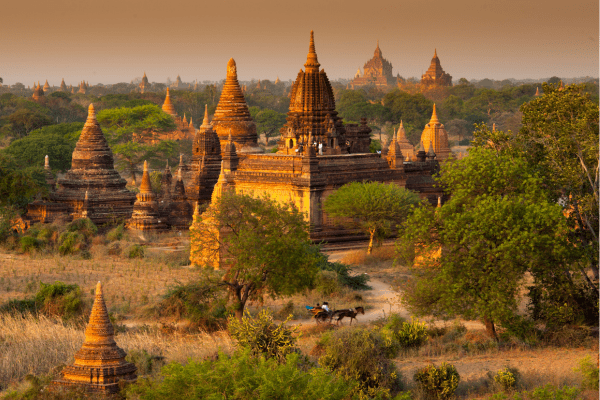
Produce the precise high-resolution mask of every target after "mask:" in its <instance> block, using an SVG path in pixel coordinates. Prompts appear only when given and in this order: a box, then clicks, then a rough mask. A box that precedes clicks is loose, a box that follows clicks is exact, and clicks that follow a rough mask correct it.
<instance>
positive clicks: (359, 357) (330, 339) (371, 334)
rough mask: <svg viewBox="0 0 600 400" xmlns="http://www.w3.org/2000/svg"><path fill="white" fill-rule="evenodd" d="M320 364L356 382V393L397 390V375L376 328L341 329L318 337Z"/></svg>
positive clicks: (368, 393) (398, 385)
mask: <svg viewBox="0 0 600 400" xmlns="http://www.w3.org/2000/svg"><path fill="white" fill-rule="evenodd" d="M318 346H320V347H321V348H322V352H323V355H322V356H321V357H320V358H319V364H320V365H322V366H324V367H327V368H328V369H330V370H331V371H334V372H335V373H336V374H337V375H338V376H340V377H342V378H344V379H348V380H354V381H358V382H359V387H358V388H357V392H358V395H359V396H376V395H379V396H382V397H390V394H391V392H394V391H398V390H400V375H399V374H398V372H397V371H396V367H395V365H394V363H393V362H392V361H391V360H390V357H391V356H393V355H391V354H390V352H389V349H388V348H387V346H386V343H385V341H384V338H383V337H382V336H381V335H380V334H379V332H378V331H377V330H373V329H367V328H354V329H340V330H336V331H330V332H327V333H326V334H324V335H323V336H322V337H321V340H320V341H319V343H318Z"/></svg>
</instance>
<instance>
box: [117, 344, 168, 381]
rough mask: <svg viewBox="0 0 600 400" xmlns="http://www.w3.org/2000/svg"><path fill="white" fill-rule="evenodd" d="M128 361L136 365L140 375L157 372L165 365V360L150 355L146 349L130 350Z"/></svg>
mask: <svg viewBox="0 0 600 400" xmlns="http://www.w3.org/2000/svg"><path fill="white" fill-rule="evenodd" d="M126 360H127V361H129V362H130V363H133V364H135V366H136V367H137V373H138V374H139V375H148V374H151V373H152V372H157V371H159V370H160V368H161V367H162V366H163V365H164V364H165V363H164V360H165V358H164V357H162V356H159V355H153V354H150V353H148V352H147V351H146V350H145V349H142V350H129V351H128V353H127V357H126Z"/></svg>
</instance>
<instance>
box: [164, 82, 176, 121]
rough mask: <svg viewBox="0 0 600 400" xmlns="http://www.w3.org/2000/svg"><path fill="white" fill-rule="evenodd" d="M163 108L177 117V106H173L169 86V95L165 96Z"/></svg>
mask: <svg viewBox="0 0 600 400" xmlns="http://www.w3.org/2000/svg"><path fill="white" fill-rule="evenodd" d="M162 110H163V111H164V112H166V113H167V114H169V115H172V116H173V117H177V112H176V111H175V107H174V106H173V103H171V94H170V93H169V88H167V96H166V97H165V102H164V103H163V105H162Z"/></svg>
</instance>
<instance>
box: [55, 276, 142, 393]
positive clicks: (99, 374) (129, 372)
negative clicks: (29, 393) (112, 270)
mask: <svg viewBox="0 0 600 400" xmlns="http://www.w3.org/2000/svg"><path fill="white" fill-rule="evenodd" d="M114 335H115V332H114V328H113V325H112V323H111V322H110V318H109V316H108V310H107V308H106V303H105V302H104V295H103V292H102V284H101V283H100V282H98V284H97V285H96V293H95V299H94V305H93V306H92V313H91V315H90V321H89V323H88V325H87V328H86V329H85V341H84V342H83V345H82V346H81V349H80V350H79V351H78V352H77V353H75V362H74V363H73V364H72V365H68V366H66V367H65V368H64V369H63V370H62V372H61V375H62V376H61V377H60V378H59V379H57V380H55V381H53V382H52V386H51V388H52V389H57V388H59V387H69V386H84V387H85V388H86V390H87V391H88V392H95V393H102V394H104V395H111V394H115V393H118V392H119V389H120V388H119V381H125V382H135V380H136V379H137V375H136V371H137V368H136V367H135V365H133V364H132V363H129V362H127V361H125V356H126V353H125V351H123V349H121V348H120V347H119V346H117V344H116V342H115V339H114Z"/></svg>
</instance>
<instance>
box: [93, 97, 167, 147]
mask: <svg viewBox="0 0 600 400" xmlns="http://www.w3.org/2000/svg"><path fill="white" fill-rule="evenodd" d="M97 119H98V122H99V123H100V125H101V127H102V129H103V131H104V133H105V135H106V136H107V138H108V140H109V141H110V142H111V143H120V142H126V141H129V140H131V138H132V134H133V133H139V134H144V133H148V134H149V133H151V132H168V131H172V130H175V128H176V126H175V122H174V121H173V118H172V117H171V116H170V115H168V114H167V113H165V112H164V111H163V110H162V109H161V108H160V107H158V106H156V105H150V104H148V105H143V106H137V107H133V108H128V107H121V108H112V109H107V110H102V111H100V112H98V116H97Z"/></svg>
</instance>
